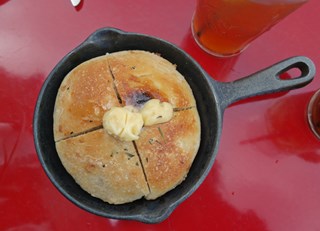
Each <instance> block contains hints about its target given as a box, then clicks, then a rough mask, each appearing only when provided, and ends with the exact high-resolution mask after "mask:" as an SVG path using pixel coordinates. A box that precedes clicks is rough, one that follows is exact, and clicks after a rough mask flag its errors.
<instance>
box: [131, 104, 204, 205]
mask: <svg viewBox="0 0 320 231" xmlns="http://www.w3.org/2000/svg"><path fill="white" fill-rule="evenodd" d="M199 142H200V120H199V116H198V113H197V110H196V109H195V108H192V109H189V110H183V111H179V112H175V113H174V117H173V118H172V119H171V121H170V122H169V123H163V124H159V125H154V126H151V127H145V128H144V129H143V131H142V133H141V135H140V138H139V140H137V141H136V144H137V147H138V151H139V155H140V158H141V161H142V164H143V168H144V171H145V174H146V177H147V181H148V184H149V187H150V191H151V192H150V194H148V195H147V196H146V198H147V199H155V198H157V197H159V196H161V195H163V194H164V193H166V192H167V191H169V190H171V189H173V188H174V187H176V186H177V185H178V184H179V183H181V181H183V180H184V179H185V177H186V176H187V173H188V171H189V169H190V167H191V164H192V162H193V160H194V158H195V156H196V153H197V150H198V147H199Z"/></svg>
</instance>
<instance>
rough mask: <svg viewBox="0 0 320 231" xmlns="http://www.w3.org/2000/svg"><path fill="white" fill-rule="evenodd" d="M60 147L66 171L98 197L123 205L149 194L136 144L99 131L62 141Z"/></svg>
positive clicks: (58, 147) (58, 149) (58, 143)
mask: <svg viewBox="0 0 320 231" xmlns="http://www.w3.org/2000/svg"><path fill="white" fill-rule="evenodd" d="M56 148H57V151H58V154H59V157H60V159H61V162H62V163H63V165H64V167H65V168H66V170H67V171H68V172H69V173H70V175H72V176H73V178H74V179H75V181H76V182H77V183H78V184H79V185H80V186H81V187H82V188H83V189H84V190H85V191H87V192H89V193H90V194H91V195H92V196H94V197H98V198H100V199H102V200H104V201H106V202H108V203H111V204H122V203H126V202H130V201H133V200H136V199H139V198H141V197H143V196H144V195H147V194H148V193H149V189H148V186H147V183H146V181H145V177H144V174H143V171H142V168H141V164H140V161H139V157H138V155H137V153H136V151H135V148H134V146H133V143H132V142H123V141H118V140H117V139H115V138H113V137H112V136H110V135H108V134H106V132H105V131H104V130H103V129H99V130H96V131H93V132H90V133H87V134H84V135H80V136H77V137H73V138H69V139H66V140H62V141H59V142H57V143H56Z"/></svg>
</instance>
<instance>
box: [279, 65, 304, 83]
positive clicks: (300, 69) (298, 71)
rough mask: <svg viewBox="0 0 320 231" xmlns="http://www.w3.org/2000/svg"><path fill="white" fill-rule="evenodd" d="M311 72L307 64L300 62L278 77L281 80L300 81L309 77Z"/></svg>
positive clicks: (284, 70)
mask: <svg viewBox="0 0 320 231" xmlns="http://www.w3.org/2000/svg"><path fill="white" fill-rule="evenodd" d="M308 72H309V69H308V66H307V64H306V63H303V62H298V63H294V64H292V65H291V66H288V67H287V68H285V69H283V70H282V71H280V72H279V73H278V74H277V75H278V78H279V79H281V80H289V79H298V78H302V77H305V76H307V74H308Z"/></svg>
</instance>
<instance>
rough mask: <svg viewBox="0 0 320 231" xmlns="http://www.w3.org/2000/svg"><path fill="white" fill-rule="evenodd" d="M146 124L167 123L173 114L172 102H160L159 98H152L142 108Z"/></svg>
mask: <svg viewBox="0 0 320 231" xmlns="http://www.w3.org/2000/svg"><path fill="white" fill-rule="evenodd" d="M140 113H141V114H142V118H143V121H144V125H146V126H151V125H154V124H159V123H165V122H168V121H169V120H171V118H172V116H173V107H172V105H171V104H170V103H167V102H160V100H158V99H151V100H149V101H148V102H146V103H145V104H144V106H143V108H142V109H141V112H140Z"/></svg>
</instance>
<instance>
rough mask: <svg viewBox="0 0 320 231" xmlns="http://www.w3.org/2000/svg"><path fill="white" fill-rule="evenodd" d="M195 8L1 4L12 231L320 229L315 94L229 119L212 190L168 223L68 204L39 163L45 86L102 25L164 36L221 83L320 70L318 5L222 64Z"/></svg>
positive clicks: (228, 114)
mask: <svg viewBox="0 0 320 231" xmlns="http://www.w3.org/2000/svg"><path fill="white" fill-rule="evenodd" d="M194 8H195V1H194V0H161V1H148V0H135V1H131V0H95V1H88V0H84V1H83V2H82V4H81V5H80V7H78V8H74V7H72V5H71V3H70V1H69V0H55V1H44V0H0V108H1V113H0V230H8V231H9V230H10V231H11V230H110V229H118V230H128V229H130V230H219V231H220V230H259V231H264V230H291V231H293V230H299V231H301V230H320V219H319V216H320V184H319V182H320V181H319V180H320V143H319V140H317V139H316V138H315V136H313V134H312V133H311V131H310V129H309V127H308V123H307V120H306V107H307V104H308V102H309V100H310V97H311V96H312V94H313V93H314V92H315V91H316V90H317V89H319V88H320V78H319V76H317V75H318V74H317V75H316V76H315V79H314V81H313V82H312V83H311V84H309V85H308V86H306V87H304V88H301V89H297V90H292V91H290V92H285V93H282V94H274V95H269V96H262V97H256V98H253V99H250V100H244V101H241V102H239V103H236V104H234V105H232V106H230V107H229V108H227V110H226V111H225V114H224V122H223V131H222V136H221V143H220V147H219V151H218V155H217V158H216V161H215V163H214V166H213V168H212V169H211V171H210V173H209V175H208V177H207V178H206V179H205V181H204V183H203V184H202V185H201V186H200V188H199V189H198V190H197V191H196V192H195V193H194V194H192V196H191V197H189V198H188V199H187V200H186V201H185V202H183V203H182V204H181V205H180V206H178V208H177V209H176V210H174V212H173V213H172V214H171V216H170V217H169V218H168V219H166V220H165V221H163V222H162V223H160V224H144V223H140V222H136V221H123V220H114V219H107V218H103V217H99V216H96V215H93V214H91V213H88V212H86V211H84V210H82V209H80V208H78V207H77V206H75V205H74V204H73V203H71V202H70V201H69V200H67V199H66V198H65V197H64V196H63V195H62V194H60V192H58V190H57V189H56V188H55V187H54V186H53V185H52V183H51V182H50V180H49V179H48V178H47V176H46V174H45V172H44V170H43V168H42V167H41V165H40V162H39V160H38V157H37V154H36V151H35V147H34V143H33V131H32V119H33V110H34V106H35V102H36V99H37V96H38V93H39V91H40V88H41V86H42V84H43V82H44V80H45V79H46V77H47V76H48V74H49V73H50V71H51V70H52V69H53V67H54V66H55V65H56V64H57V62H58V61H59V60H60V59H61V58H62V57H63V56H64V55H66V54H67V53H68V52H69V51H70V50H72V49H73V48H74V47H75V46H77V45H78V44H79V43H81V42H82V41H83V40H84V39H85V38H87V36H88V35H89V34H91V33H92V32H94V31H95V30H96V29H98V28H101V27H109V26H111V27H116V28H119V29H122V30H125V31H130V32H139V33H144V34H149V35H152V36H157V37H160V38H162V39H165V40H167V41H169V42H172V43H174V44H176V45H177V46H179V47H181V48H182V49H184V50H185V51H186V52H187V53H189V54H190V55H191V56H192V57H193V58H194V59H195V60H196V61H197V62H199V63H200V65H201V66H202V67H203V68H204V69H205V70H206V71H207V72H208V73H209V74H210V75H211V76H212V77H213V78H214V79H216V80H219V81H233V80H236V79H239V78H241V77H243V76H246V75H249V74H251V73H253V72H256V71H257V70H259V69H262V68H264V67H266V66H269V65H271V64H273V63H275V62H278V61H280V60H282V59H285V58H287V57H291V56H295V55H305V56H307V57H309V58H311V59H312V60H313V61H314V63H315V65H316V66H320V33H319V27H320V14H319V12H320V1H319V0H310V1H309V2H308V3H307V4H305V5H304V6H302V7H301V8H299V9H298V10H297V11H295V12H294V13H293V14H291V15H290V16H288V17H287V18H286V19H285V20H283V21H282V22H280V23H279V24H278V25H276V26H275V27H274V28H272V29H271V30H270V31H268V32H267V33H265V34H264V35H262V36H261V37H260V38H258V39H257V40H255V41H254V42H253V43H252V44H251V46H249V47H248V48H247V50H245V52H243V53H242V54H241V55H239V56H237V57H235V58H229V59H218V58H215V57H212V56H210V55H208V54H206V53H205V52H204V51H202V50H201V49H200V48H199V47H198V46H197V45H196V43H195V42H194V40H193V38H192V35H191V31H190V20H191V18H192V14H193V11H194Z"/></svg>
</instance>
